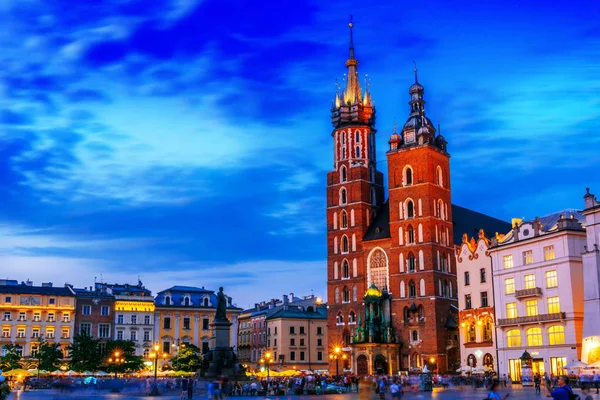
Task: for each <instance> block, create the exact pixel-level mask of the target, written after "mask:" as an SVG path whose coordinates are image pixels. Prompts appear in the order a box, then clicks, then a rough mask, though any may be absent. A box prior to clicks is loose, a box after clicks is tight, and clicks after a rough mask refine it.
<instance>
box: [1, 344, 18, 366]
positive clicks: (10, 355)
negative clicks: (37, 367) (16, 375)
mask: <svg viewBox="0 0 600 400" xmlns="http://www.w3.org/2000/svg"><path fill="white" fill-rule="evenodd" d="M3 347H4V350H5V351H6V355H4V356H2V357H0V369H2V370H4V371H10V370H11V369H17V368H21V364H19V360H21V356H20V355H19V352H18V347H19V346H17V345H15V344H5V345H4V346H3Z"/></svg>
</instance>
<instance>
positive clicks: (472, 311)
mask: <svg viewBox="0 0 600 400" xmlns="http://www.w3.org/2000/svg"><path fill="white" fill-rule="evenodd" d="M488 246H489V240H488V239H487V238H486V237H485V233H484V232H483V230H480V231H479V236H478V238H477V239H475V238H473V237H472V238H471V239H470V240H469V238H468V236H467V234H464V235H463V241H462V244H461V245H460V246H457V247H456V273H457V283H458V294H459V296H458V308H459V311H458V323H459V326H460V331H459V332H460V362H461V365H462V366H469V367H471V368H476V367H480V366H484V367H487V368H489V369H490V370H492V371H498V365H497V360H496V337H495V336H496V329H495V323H494V321H495V315H496V314H495V311H494V290H493V289H494V288H493V280H492V260H491V258H490V256H489V253H488Z"/></svg>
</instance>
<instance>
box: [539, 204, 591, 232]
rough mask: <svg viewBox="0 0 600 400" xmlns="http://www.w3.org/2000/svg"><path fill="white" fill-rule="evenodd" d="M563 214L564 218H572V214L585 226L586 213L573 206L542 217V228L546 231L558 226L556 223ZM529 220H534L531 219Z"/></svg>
mask: <svg viewBox="0 0 600 400" xmlns="http://www.w3.org/2000/svg"><path fill="white" fill-rule="evenodd" d="M561 215H562V216H563V217H564V218H570V217H571V215H572V216H573V217H574V218H575V219H576V220H578V221H579V223H581V225H583V226H584V227H585V215H583V214H582V213H581V212H580V211H579V210H575V209H573V208H567V209H564V210H561V211H557V212H554V213H552V214H548V215H545V216H543V217H540V223H541V224H542V229H543V230H544V231H545V232H548V231H551V230H553V229H555V228H556V223H557V222H558V220H559V219H560V217H561ZM529 222H534V220H531V221H529Z"/></svg>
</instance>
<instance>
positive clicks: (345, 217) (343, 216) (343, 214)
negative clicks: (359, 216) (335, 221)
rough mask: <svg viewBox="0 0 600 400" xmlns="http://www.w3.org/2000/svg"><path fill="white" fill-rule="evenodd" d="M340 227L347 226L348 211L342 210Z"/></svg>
mask: <svg viewBox="0 0 600 400" xmlns="http://www.w3.org/2000/svg"><path fill="white" fill-rule="evenodd" d="M341 215H342V224H341V225H342V229H344V228H347V227H348V213H346V211H342V214H341Z"/></svg>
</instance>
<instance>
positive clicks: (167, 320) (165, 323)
mask: <svg viewBox="0 0 600 400" xmlns="http://www.w3.org/2000/svg"><path fill="white" fill-rule="evenodd" d="M163 329H171V317H165V318H164V319H163Z"/></svg>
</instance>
